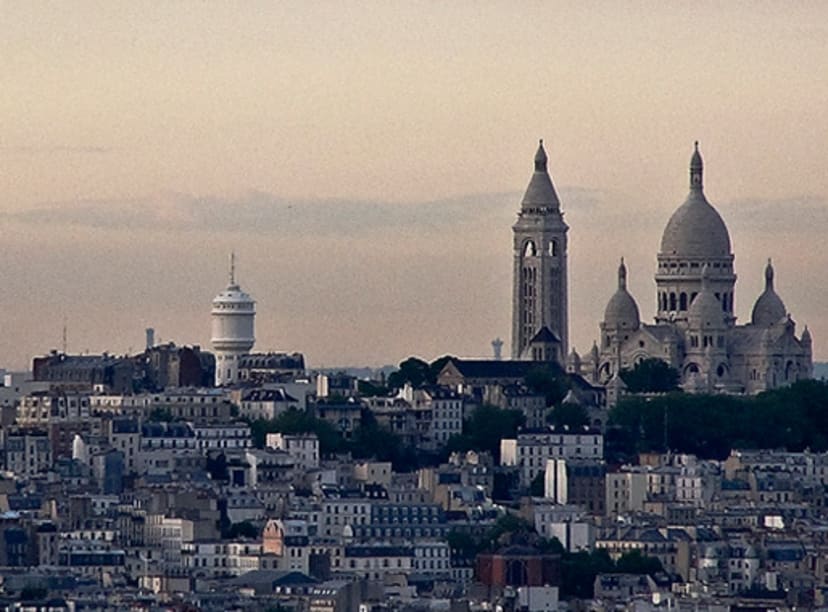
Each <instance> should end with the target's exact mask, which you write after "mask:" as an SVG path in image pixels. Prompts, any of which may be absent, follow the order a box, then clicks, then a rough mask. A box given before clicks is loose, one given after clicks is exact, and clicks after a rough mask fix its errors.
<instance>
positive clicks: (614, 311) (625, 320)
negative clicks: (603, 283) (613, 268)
mask: <svg viewBox="0 0 828 612" xmlns="http://www.w3.org/2000/svg"><path fill="white" fill-rule="evenodd" d="M640 323H641V320H640V317H639V314H638V304H636V303H635V298H633V296H632V295H630V292H629V291H627V266H625V265H624V258H623V257H622V258H621V263H620V264H619V266H618V289H616V291H615V293H614V294H613V296H612V297H611V298H610V301H609V302H608V303H607V307H606V309H605V310H604V325H605V326H606V327H607V328H608V329H630V330H636V329H638V327H639V325H640Z"/></svg>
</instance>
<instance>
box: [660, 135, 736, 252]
mask: <svg viewBox="0 0 828 612" xmlns="http://www.w3.org/2000/svg"><path fill="white" fill-rule="evenodd" d="M703 171H704V164H703V162H702V157H701V153H700V152H699V143H698V142H696V144H695V150H694V151H693V156H692V158H691V159H690V193H689V194H688V196H687V199H686V200H685V201H684V204H682V205H681V206H679V207H678V209H676V211H675V212H674V213H673V215H672V216H671V217H670V220H669V221H668V222H667V226H666V227H665V228H664V234H663V235H662V238H661V254H662V255H673V256H678V257H692V258H713V257H726V256H728V255H730V235H729V234H728V232H727V227H726V226H725V224H724V221H722V218H721V216H719V213H718V212H717V211H716V209H715V208H713V206H711V204H710V202H708V201H707V198H706V197H705V196H704V190H703V180H702V177H703Z"/></svg>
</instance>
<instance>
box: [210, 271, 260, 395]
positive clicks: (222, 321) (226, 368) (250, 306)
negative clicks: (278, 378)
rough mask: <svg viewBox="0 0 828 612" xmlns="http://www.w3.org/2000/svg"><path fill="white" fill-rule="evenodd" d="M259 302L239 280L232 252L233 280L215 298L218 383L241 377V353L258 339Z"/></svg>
mask: <svg viewBox="0 0 828 612" xmlns="http://www.w3.org/2000/svg"><path fill="white" fill-rule="evenodd" d="M255 318H256V302H255V301H254V300H253V298H252V297H250V295H249V294H247V293H245V292H244V291H242V290H241V287H239V285H238V284H237V283H236V265H235V258H234V256H233V255H231V256H230V283H229V284H228V285H227V289H225V290H224V291H222V292H221V293H219V294H218V295H217V296H216V297H215V299H214V300H213V311H212V320H213V335H212V340H211V342H212V345H213V352H215V354H216V386H218V387H220V386H223V385H231V384H233V383H236V382H238V380H239V357H241V356H242V355H247V354H249V353H250V350H251V349H252V348H253V345H254V344H255V343H256V338H255V334H254V330H253V324H254V320H255Z"/></svg>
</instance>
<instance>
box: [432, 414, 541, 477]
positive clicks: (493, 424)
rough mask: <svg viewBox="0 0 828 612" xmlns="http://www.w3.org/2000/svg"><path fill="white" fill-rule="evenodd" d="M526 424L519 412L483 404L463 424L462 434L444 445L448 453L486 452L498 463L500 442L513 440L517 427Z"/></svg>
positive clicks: (453, 437) (524, 418)
mask: <svg viewBox="0 0 828 612" xmlns="http://www.w3.org/2000/svg"><path fill="white" fill-rule="evenodd" d="M525 422H526V417H525V416H524V415H523V413H522V412H521V411H520V410H501V409H500V408H498V407H497V406H490V405H488V404H484V405H483V406H480V407H479V408H476V409H475V411H474V412H472V414H471V416H470V417H469V419H468V420H466V421H465V422H464V423H463V433H462V435H459V436H452V437H451V438H449V440H448V442H447V443H446V447H447V450H448V451H449V452H465V451H469V450H474V451H488V452H490V453H491V454H492V456H493V457H494V459H495V463H500V441H501V440H502V439H503V438H514V437H515V435H516V434H517V430H518V427H521V426H522V425H523V424H524V423H525Z"/></svg>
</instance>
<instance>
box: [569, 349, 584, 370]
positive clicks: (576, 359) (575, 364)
mask: <svg viewBox="0 0 828 612" xmlns="http://www.w3.org/2000/svg"><path fill="white" fill-rule="evenodd" d="M567 365H568V366H569V368H570V369H571V370H573V371H575V372H580V371H581V356H580V355H579V354H578V351H576V350H575V347H574V346H573V347H572V350H571V351H570V353H569V358H568V359H567Z"/></svg>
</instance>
